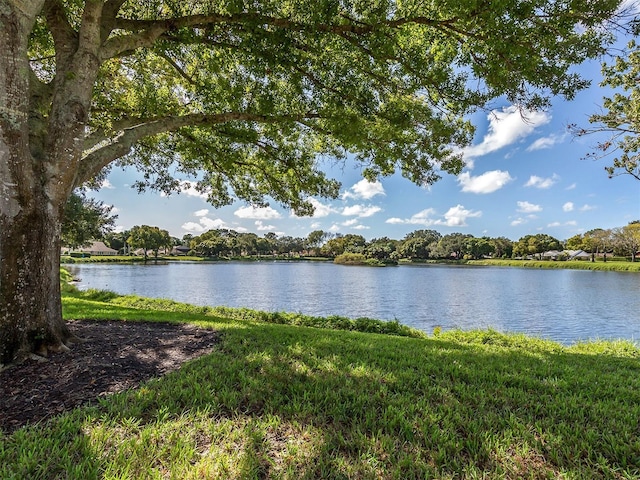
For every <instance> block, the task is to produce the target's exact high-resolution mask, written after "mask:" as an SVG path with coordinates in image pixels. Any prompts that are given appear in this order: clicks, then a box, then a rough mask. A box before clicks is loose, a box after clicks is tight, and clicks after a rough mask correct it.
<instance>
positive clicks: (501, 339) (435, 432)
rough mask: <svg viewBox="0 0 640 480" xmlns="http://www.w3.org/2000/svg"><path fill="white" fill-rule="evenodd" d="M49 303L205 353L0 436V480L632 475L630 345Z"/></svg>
mask: <svg viewBox="0 0 640 480" xmlns="http://www.w3.org/2000/svg"><path fill="white" fill-rule="evenodd" d="M87 297H92V298H91V299H89V298H82V297H81V296H80V297H78V296H75V297H74V296H67V297H65V299H64V311H65V316H66V317H67V318H110V319H121V320H126V321H132V320H149V321H167V320H169V319H173V320H176V321H189V322H198V323H199V324H201V325H207V326H209V327H210V328H215V329H218V330H220V331H223V332H224V333H223V336H222V341H221V343H220V344H219V345H218V347H217V348H216V349H215V351H214V352H213V353H212V354H210V355H207V356H205V357H202V358H200V359H198V360H196V361H193V362H191V363H189V364H187V365H185V366H184V367H183V368H182V369H180V370H179V371H177V372H173V373H171V374H169V375H167V376H165V377H163V378H160V379H156V380H153V381H151V382H148V383H147V384H145V385H144V386H142V387H141V388H139V389H136V390H132V391H129V392H125V393H121V394H118V395H114V396H111V397H108V398H104V399H102V400H101V401H100V403H99V404H98V405H96V406H93V407H85V408H81V409H77V410H75V411H73V412H71V413H69V414H66V415H63V416H61V417H58V418H56V419H54V420H52V421H50V422H48V423H46V424H43V425H38V426H32V427H28V428H23V429H21V430H19V431H17V432H16V433H14V434H13V435H11V436H5V437H1V436H0V478H2V479H14V478H15V479H22V478H43V479H50V478H51V479H53V478H77V479H85V478H109V479H116V478H176V479H183V478H184V479H200V478H220V479H223V478H224V479H226V478H295V479H299V478H300V479H315V478H330V479H335V478H354V479H364V478H371V479H375V478H399V479H405V478H438V479H444V478H447V479H448V478H637V477H638V476H640V439H639V438H640V436H639V435H638V432H639V431H638V425H639V424H638V419H639V418H640V363H639V357H640V350H639V349H638V348H637V347H636V346H635V345H633V344H631V343H629V342H598V343H588V344H579V345H575V346H572V347H564V346H561V345H559V344H557V343H554V342H551V341H548V340H542V339H534V338H529V337H526V336H524V335H506V334H502V333H499V332H495V331H474V332H460V331H450V332H438V335H437V336H433V337H429V338H410V337H399V336H389V335H379V334H372V333H361V332H354V331H339V330H332V329H319V328H308V327H302V326H295V325H283V324H276V323H268V322H265V321H262V320H261V319H259V318H248V319H232V318H228V317H224V316H221V315H219V314H216V313H215V312H214V311H212V310H206V309H203V307H194V306H188V305H184V304H178V303H176V302H169V301H163V300H150V299H139V298H138V299H137V300H136V298H137V297H120V296H117V295H115V294H110V293H103V294H102V298H98V297H99V294H98V293H97V292H94V293H93V294H87Z"/></svg>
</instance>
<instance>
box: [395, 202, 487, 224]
mask: <svg viewBox="0 0 640 480" xmlns="http://www.w3.org/2000/svg"><path fill="white" fill-rule="evenodd" d="M435 215H436V211H435V210H434V209H433V208H427V209H425V210H422V211H420V212H418V213H416V214H415V215H413V216H412V217H411V218H405V219H402V218H397V217H393V218H389V219H387V221H386V223H390V224H396V225H399V224H408V225H422V226H425V227H430V226H432V225H445V226H447V227H466V226H467V219H468V218H473V217H480V216H482V212H479V211H477V212H474V211H472V210H467V209H465V208H464V206H462V205H456V206H455V207H451V208H450V209H449V210H447V213H445V214H444V215H443V218H444V220H443V219H437V218H433V217H434V216H435Z"/></svg>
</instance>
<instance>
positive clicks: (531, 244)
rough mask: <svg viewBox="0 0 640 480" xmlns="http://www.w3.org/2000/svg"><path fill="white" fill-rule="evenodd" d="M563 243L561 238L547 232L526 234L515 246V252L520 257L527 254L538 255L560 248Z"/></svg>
mask: <svg viewBox="0 0 640 480" xmlns="http://www.w3.org/2000/svg"><path fill="white" fill-rule="evenodd" d="M561 248H562V245H561V243H560V240H558V239H557V238H554V237H552V236H550V235H547V234H545V233H537V234H535V235H525V236H524V237H522V238H520V239H519V240H518V241H517V242H516V243H515V244H514V246H513V254H514V255H516V256H519V257H524V256H527V255H538V256H540V255H541V254H542V253H544V252H547V251H549V250H560V249H561Z"/></svg>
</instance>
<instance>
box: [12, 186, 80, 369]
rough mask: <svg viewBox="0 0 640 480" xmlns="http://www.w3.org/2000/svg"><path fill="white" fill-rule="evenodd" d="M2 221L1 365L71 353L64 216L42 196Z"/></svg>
mask: <svg viewBox="0 0 640 480" xmlns="http://www.w3.org/2000/svg"><path fill="white" fill-rule="evenodd" d="M30 204H31V207H30V208H22V209H21V211H20V213H19V215H18V216H16V217H14V218H13V221H11V222H6V221H5V216H4V215H3V216H2V220H0V255H1V256H2V262H1V263H0V299H1V300H2V301H1V303H0V327H1V328H0V364H7V363H10V362H12V361H14V360H19V359H20V358H22V357H24V356H26V355H29V354H30V353H32V352H35V353H37V354H40V355H44V356H46V355H47V353H48V352H51V351H53V352H57V351H62V350H66V348H67V347H66V345H65V344H66V343H68V342H69V341H70V340H71V339H72V335H71V333H70V331H69V329H68V327H67V326H66V324H65V322H64V320H63V318H62V306H61V300H60V240H59V239H60V227H59V224H60V218H59V213H56V211H55V210H52V208H51V204H50V203H49V201H48V199H46V198H44V197H42V196H40V198H37V199H35V200H34V201H31V202H30Z"/></svg>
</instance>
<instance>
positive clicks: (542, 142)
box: [527, 133, 567, 152]
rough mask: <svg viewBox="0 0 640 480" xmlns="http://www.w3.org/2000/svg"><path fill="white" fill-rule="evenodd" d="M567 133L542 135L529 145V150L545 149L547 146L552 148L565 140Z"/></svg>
mask: <svg viewBox="0 0 640 480" xmlns="http://www.w3.org/2000/svg"><path fill="white" fill-rule="evenodd" d="M566 137H567V136H566V135H557V134H555V133H554V134H552V135H549V136H548V137H542V138H539V139H537V140H536V141H535V142H533V143H532V144H531V145H529V147H527V152H533V151H534V150H543V149H545V148H551V147H553V146H554V145H557V144H558V143H562V142H564V139H565V138H566Z"/></svg>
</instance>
